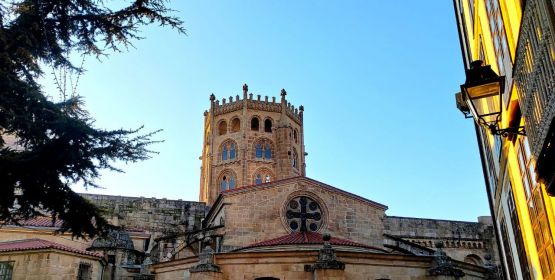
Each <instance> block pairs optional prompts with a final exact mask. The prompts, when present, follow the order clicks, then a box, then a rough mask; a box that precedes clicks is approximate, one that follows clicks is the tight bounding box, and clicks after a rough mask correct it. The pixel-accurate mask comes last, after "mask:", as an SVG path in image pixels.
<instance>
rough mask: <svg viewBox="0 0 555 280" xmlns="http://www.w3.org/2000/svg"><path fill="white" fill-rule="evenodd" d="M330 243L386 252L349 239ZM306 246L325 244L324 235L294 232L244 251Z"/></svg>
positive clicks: (331, 240) (256, 244) (337, 239)
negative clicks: (257, 248)
mask: <svg viewBox="0 0 555 280" xmlns="http://www.w3.org/2000/svg"><path fill="white" fill-rule="evenodd" d="M330 243H331V245H336V246H352V247H361V248H367V249H373V250H379V251H384V249H381V248H378V247H373V246H368V245H364V244H360V243H357V242H353V241H350V240H347V239H341V238H337V237H331V239H330ZM305 244H324V240H323V238H322V235H321V234H319V233H317V232H293V233H290V234H288V235H284V236H281V237H278V238H274V239H270V240H266V241H262V242H258V243H255V244H251V245H249V246H246V247H244V248H242V249H246V248H255V247H266V246H279V245H305ZM384 252H385V251H384Z"/></svg>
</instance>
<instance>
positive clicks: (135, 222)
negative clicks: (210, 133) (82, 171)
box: [81, 194, 207, 237]
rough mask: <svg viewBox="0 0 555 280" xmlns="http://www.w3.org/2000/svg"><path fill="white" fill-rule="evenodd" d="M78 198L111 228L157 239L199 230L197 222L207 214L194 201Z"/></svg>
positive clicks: (200, 204) (200, 205) (104, 197)
mask: <svg viewBox="0 0 555 280" xmlns="http://www.w3.org/2000/svg"><path fill="white" fill-rule="evenodd" d="M81 195H82V196H83V197H85V198H87V199H88V200H90V201H91V202H92V203H94V204H95V205H96V206H98V207H99V208H100V209H102V210H103V211H104V212H105V213H106V214H105V216H106V218H108V219H110V222H111V224H113V225H116V226H122V227H124V228H126V229H131V230H133V229H141V230H145V231H148V232H150V233H154V234H155V235H157V236H158V235H162V234H171V233H175V232H183V231H185V230H194V229H197V228H200V221H201V219H203V218H204V215H205V213H206V211H207V207H206V205H205V204H204V203H202V202H196V201H183V200H170V199H157V198H145V197H128V196H113V195H98V194H81ZM157 236H156V237H157Z"/></svg>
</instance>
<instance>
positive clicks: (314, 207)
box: [285, 196, 323, 232]
mask: <svg viewBox="0 0 555 280" xmlns="http://www.w3.org/2000/svg"><path fill="white" fill-rule="evenodd" d="M285 217H286V220H287V225H288V226H289V229H290V230H291V231H293V232H306V231H311V232H316V231H318V230H319V229H320V227H321V226H322V222H323V217H322V208H321V207H320V205H319V204H318V202H317V201H316V200H314V199H312V198H310V197H308V196H297V197H294V198H292V199H291V200H290V201H289V202H288V203H287V206H286V210H285Z"/></svg>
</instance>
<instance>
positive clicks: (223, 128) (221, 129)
mask: <svg viewBox="0 0 555 280" xmlns="http://www.w3.org/2000/svg"><path fill="white" fill-rule="evenodd" d="M226 133H227V122H226V121H221V122H219V123H218V135H224V134H226Z"/></svg>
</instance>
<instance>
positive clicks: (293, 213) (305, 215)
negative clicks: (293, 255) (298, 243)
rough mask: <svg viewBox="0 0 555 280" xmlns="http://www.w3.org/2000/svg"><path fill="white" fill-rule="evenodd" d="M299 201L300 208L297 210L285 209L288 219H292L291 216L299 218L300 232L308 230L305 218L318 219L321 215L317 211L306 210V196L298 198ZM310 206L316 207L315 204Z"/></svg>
mask: <svg viewBox="0 0 555 280" xmlns="http://www.w3.org/2000/svg"><path fill="white" fill-rule="evenodd" d="M299 202H300V206H301V207H300V210H297V211H295V210H288V211H287V218H288V219H293V218H297V219H300V220H301V225H300V226H301V228H300V231H301V232H303V231H308V228H307V225H306V224H307V220H315V221H319V220H320V219H321V215H320V213H318V212H313V213H309V212H308V210H307V204H308V201H307V199H306V197H301V198H300V199H299ZM313 203H314V202H313ZM294 208H298V207H294ZM311 208H316V209H317V206H315V207H314V206H313V207H311ZM316 209H311V210H316Z"/></svg>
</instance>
